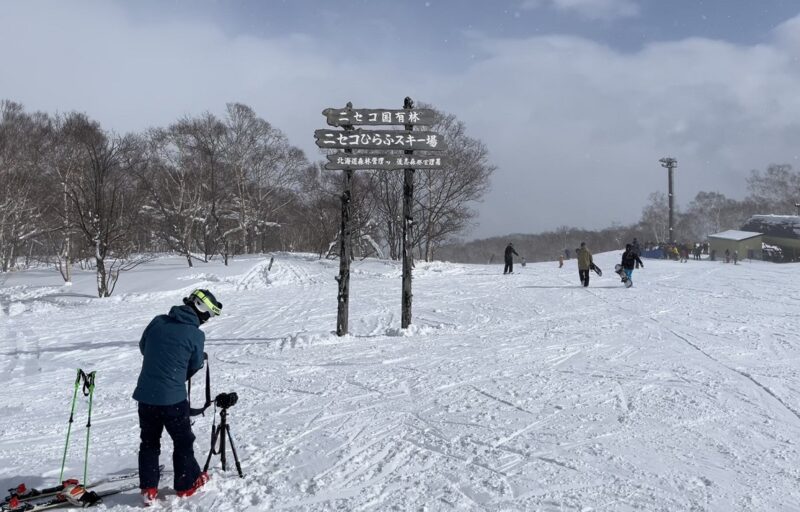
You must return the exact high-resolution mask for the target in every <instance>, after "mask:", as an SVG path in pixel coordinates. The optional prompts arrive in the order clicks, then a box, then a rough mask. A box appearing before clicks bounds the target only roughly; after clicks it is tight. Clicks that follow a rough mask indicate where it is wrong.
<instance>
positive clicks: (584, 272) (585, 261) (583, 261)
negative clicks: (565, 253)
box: [575, 242, 594, 286]
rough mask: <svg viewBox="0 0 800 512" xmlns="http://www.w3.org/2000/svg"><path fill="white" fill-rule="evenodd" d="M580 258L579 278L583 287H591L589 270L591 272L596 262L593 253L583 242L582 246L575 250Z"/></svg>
mask: <svg viewBox="0 0 800 512" xmlns="http://www.w3.org/2000/svg"><path fill="white" fill-rule="evenodd" d="M575 254H576V257H577V258H578V276H579V277H580V278H581V284H582V285H583V286H589V270H591V268H592V265H593V264H594V260H593V259H592V253H591V252H589V249H587V248H586V242H581V246H580V247H579V248H578V249H576V250H575Z"/></svg>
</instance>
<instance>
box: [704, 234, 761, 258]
mask: <svg viewBox="0 0 800 512" xmlns="http://www.w3.org/2000/svg"><path fill="white" fill-rule="evenodd" d="M762 236H763V235H762V234H761V233H757V232H753V231H737V230H735V229H729V230H728V231H722V232H721V233H714V234H713V235H708V250H709V252H712V251H713V252H715V253H716V259H718V260H720V259H723V258H724V257H725V250H726V249H727V250H728V251H730V254H731V257H733V252H734V251H738V252H739V259H740V260H743V259H745V258H747V259H751V260H760V259H761V253H762V251H761V246H762Z"/></svg>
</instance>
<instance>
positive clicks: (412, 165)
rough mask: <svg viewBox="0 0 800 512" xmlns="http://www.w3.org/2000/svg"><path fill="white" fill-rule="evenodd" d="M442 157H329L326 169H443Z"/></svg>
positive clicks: (339, 155)
mask: <svg viewBox="0 0 800 512" xmlns="http://www.w3.org/2000/svg"><path fill="white" fill-rule="evenodd" d="M444 163H445V162H444V159H443V158H441V157H415V156H413V155H375V156H369V155H367V156H357V155H349V154H341V153H340V154H337V155H328V163H327V164H325V168H326V169H330V170H336V169H372V170H391V169H441V168H442V166H443V165H444Z"/></svg>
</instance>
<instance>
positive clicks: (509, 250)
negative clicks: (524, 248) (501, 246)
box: [503, 242, 519, 274]
mask: <svg viewBox="0 0 800 512" xmlns="http://www.w3.org/2000/svg"><path fill="white" fill-rule="evenodd" d="M515 254H516V255H517V256H519V254H517V251H515V250H514V244H512V243H511V242H509V243H508V245H507V246H506V253H505V260H506V266H505V267H503V274H513V273H514V256H513V255H515Z"/></svg>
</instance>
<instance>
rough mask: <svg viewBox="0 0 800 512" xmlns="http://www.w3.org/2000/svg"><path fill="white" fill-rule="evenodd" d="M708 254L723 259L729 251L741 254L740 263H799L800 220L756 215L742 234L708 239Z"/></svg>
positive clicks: (799, 217) (746, 225)
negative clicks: (768, 261) (712, 252)
mask: <svg viewBox="0 0 800 512" xmlns="http://www.w3.org/2000/svg"><path fill="white" fill-rule="evenodd" d="M708 242H709V251H716V254H717V258H718V259H719V258H721V257H722V255H724V254H725V249H728V250H729V251H730V252H731V254H733V251H739V259H745V258H747V259H758V260H760V259H769V260H772V261H798V258H800V216H798V215H753V216H752V217H750V218H749V219H748V220H747V222H745V223H744V225H743V226H742V229H741V230H728V231H723V232H721V233H714V234H713V235H708Z"/></svg>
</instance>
